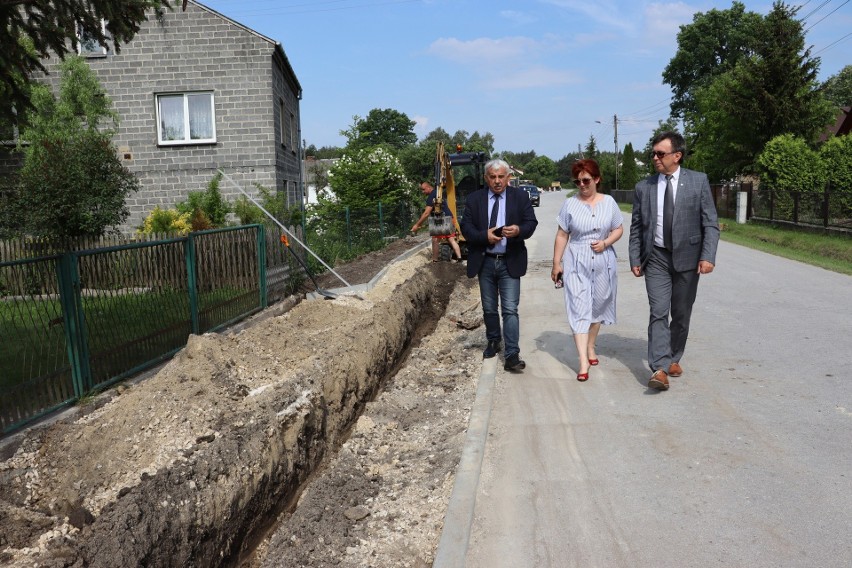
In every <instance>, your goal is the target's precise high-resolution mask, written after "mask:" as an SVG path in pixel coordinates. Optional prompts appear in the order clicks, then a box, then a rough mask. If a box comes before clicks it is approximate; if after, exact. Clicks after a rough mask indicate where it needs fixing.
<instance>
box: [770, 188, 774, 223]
mask: <svg viewBox="0 0 852 568" xmlns="http://www.w3.org/2000/svg"><path fill="white" fill-rule="evenodd" d="M769 220H770V221H774V220H775V188H774V187H773V188H772V189H770V190H769Z"/></svg>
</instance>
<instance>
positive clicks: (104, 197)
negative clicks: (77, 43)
mask: <svg viewBox="0 0 852 568" xmlns="http://www.w3.org/2000/svg"><path fill="white" fill-rule="evenodd" d="M61 73H62V75H61V79H60V89H59V92H60V95H59V98H58V99H56V98H54V96H53V93H51V91H50V89H49V88H48V87H47V86H45V85H39V84H33V85H32V102H33V109H32V110H31V111H29V113H28V117H27V118H28V119H27V121H26V123H27V125H28V126H26V127H25V128H24V130H23V131H22V133H21V138H22V139H23V140H26V141H27V142H28V144H27V145H26V146H24V147H22V149H23V151H24V165H23V167H22V169H21V174H20V184H21V185H20V192H19V193H18V195H17V197H16V198H15V200H14V206H15V207H16V208H17V210H18V211H20V212H21V213H22V219H24V222H23V223H22V225H21V227H20V228H21V229H22V230H23V231H25V232H27V233H30V234H35V235H44V236H49V237H69V236H81V235H101V234H104V233H105V232H107V230H109V229H110V228H111V227H113V226H115V225H118V224H120V223H122V222H124V221H125V220H126V219H127V216H128V215H129V211H128V209H127V207H126V205H125V200H126V198H127V196H128V195H129V194H130V193H132V192H134V191H137V190H138V188H139V182H138V180H137V179H136V177H135V176H134V175H133V174H132V173H131V172H130V171H129V170H127V168H125V167H124V166H123V165H122V163H121V161H120V160H119V158H118V155H117V149H116V148H115V145H114V144H113V143H112V141H111V133H110V131H109V130H108V129H104V130H101V128H99V127H100V125H101V122H102V121H104V120H105V119H110V120H111V121H112V123H113V124H117V116H116V115H115V113H114V112H113V111H112V102H111V101H110V99H109V97H107V96H106V94H105V93H104V92H103V90H102V89H101V87H100V85H99V84H98V82H97V79H96V78H95V76H94V74H93V73H92V71H91V69H89V67H88V66H87V65H86V63H85V61H84V60H83V59H82V58H80V57H76V56H75V57H71V58H68V59H66V60H65V61H64V62H63V64H62V65H61ZM23 213H25V214H23Z"/></svg>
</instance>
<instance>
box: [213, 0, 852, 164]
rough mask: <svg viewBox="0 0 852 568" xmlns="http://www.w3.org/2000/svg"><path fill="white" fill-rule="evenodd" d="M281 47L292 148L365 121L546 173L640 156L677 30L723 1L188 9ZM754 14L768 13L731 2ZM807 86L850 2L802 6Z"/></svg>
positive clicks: (834, 47) (831, 52) (223, 0)
mask: <svg viewBox="0 0 852 568" xmlns="http://www.w3.org/2000/svg"><path fill="white" fill-rule="evenodd" d="M201 3H202V4H204V5H206V6H208V7H209V8H212V9H213V10H216V11H217V12H219V13H221V14H223V15H225V16H227V17H229V18H231V19H233V20H235V21H237V22H239V23H240V24H243V25H244V26H247V27H249V28H251V29H253V30H255V31H257V32H259V33H261V34H263V35H265V36H267V37H269V38H271V39H274V40H276V41H278V42H279V43H281V45H282V47H283V48H284V52H285V53H286V55H287V57H288V59H289V60H290V63H291V65H292V66H293V69H294V70H295V72H296V76H297V77H298V79H299V82H300V83H301V85H302V90H303V97H302V101H301V103H300V113H301V119H302V138H303V139H304V140H305V143H306V144H307V145H310V144H313V145H315V146H316V147H318V148H320V147H322V146H344V145H345V143H346V139H345V138H344V137H342V136H341V135H340V131H341V130H345V129H347V128H349V127H350V126H351V125H352V124H353V117H354V116H359V117H362V118H363V117H365V116H366V115H367V114H368V113H369V112H370V110H372V109H375V108H379V109H393V110H397V111H399V112H402V113H405V114H406V115H407V116H408V117H409V118H410V119H412V120H414V121H416V123H417V124H416V126H415V129H414V131H415V133H416V134H417V135H418V137H419V138H421V139H422V138H423V137H424V136H425V135H426V134H428V133H429V132H431V131H432V130H434V129H435V128H438V127H440V128H443V129H444V130H446V131H447V132H448V133H450V134H453V133H455V132H456V131H458V130H464V131H467V132H468V133H469V134H472V133H473V132H479V133H480V134H485V133H486V132H490V133H491V134H492V135H493V136H494V149H495V151H507V150H508V151H512V152H527V151H530V150H534V151H535V152H536V154H538V155H545V156H548V157H550V158H552V159H553V160H559V159H560V158H562V157H563V156H565V155H566V154H568V153H571V152H576V151H577V150H578V148H579V147H580V146H583V147H584V146H585V145H586V144H587V143H588V141H589V139H590V137H591V136H594V138H595V140H596V142H597V145H598V148H600V149H602V150H613V151H614V150H615V147H616V144H615V142H616V140H615V134H616V127H617V136H618V139H617V142H618V148H619V151H621V150H622V149H623V148H624V146H625V145H626V144H627V143H632V144H633V147H634V149H636V150H637V151H640V150H641V149H642V148H644V146H645V144H646V143H647V141H648V139H649V138H650V136H651V133H652V132H653V129H654V128H655V127H656V126H657V125H658V124H659V121H660V120H665V119H666V118H667V117H668V115H669V103H670V99H671V90H670V88H669V87H668V86H667V85H665V84H663V82H662V72H663V70H664V69H665V67H666V65H667V64H668V62H669V61H670V60H671V58H672V57H673V56H674V54H675V52H676V50H677V33H678V31H679V27H680V26H681V25H684V24H689V23H690V22H692V20H693V16H694V15H695V14H696V13H698V12H702V13H703V12H707V11H709V10H712V9H714V8H715V9H718V10H726V9H728V8H730V7H731V4H732V3H731V1H728V2H718V1H700V0H695V1H688V2H643V1H637V0H516V1H513V2H510V1H505V0H201ZM743 3H744V4H745V6H746V9H747V10H749V11H754V12H757V13H760V14H766V13H767V12H768V11H769V10H770V9H771V8H772V2H771V1H754V2H752V1H748V0H746V1H744V2H743ZM788 5H791V6H801V9H800V10H799V13H798V17H799V19H802V20H804V27H805V29H806V33H805V42H806V45H809V46H812V55H815V56H818V57H819V58H820V59H821V61H822V62H821V65H820V73H819V80H820V81H824V80H826V79H827V78H829V77H830V76H832V75H835V74H837V73H838V72H839V71H840V70H841V69H842V68H843V67H844V66H845V65H850V64H852V2H850V0H804V1H802V2H799V3H796V2H788Z"/></svg>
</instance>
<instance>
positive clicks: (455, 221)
mask: <svg viewBox="0 0 852 568" xmlns="http://www.w3.org/2000/svg"><path fill="white" fill-rule="evenodd" d="M487 161H488V154H486V153H485V152H462V148H461V146H456V153H453V154H451V153H449V152H447V151H446V150H445V148H444V143H443V142H438V147H437V151H436V153H435V187H436V188H437V190H438V191H437V194H436V197H435V206H434V207H433V208H432V214H431V215H430V216H429V234H430V235H431V236H433V237H436V236H444V235H450V234H452V233H455V234H456V235H457V240H458V243H459V247H460V248H461V253H462V258H467V244H466V243H465V239H464V236H463V235H462V234H461V228H460V226H459V222H460V221H461V216H462V215H463V214H464V204H465V201H466V200H467V196H468V195H470V194H471V193H472V192H474V191H476V190H477V189H481V188H483V187H485V163H486V162H487ZM444 202H446V203H447V206H448V207H449V209H450V211H451V212H452V214H453V217H452V218H447V217H446V215H444V214H443V208H442V207H441V205H442V203H444ZM452 255H453V251H452V248H450V245H449V243H447V242H441V247H440V258H441V260H450V259H451V258H452Z"/></svg>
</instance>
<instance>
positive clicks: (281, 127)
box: [278, 99, 287, 147]
mask: <svg viewBox="0 0 852 568" xmlns="http://www.w3.org/2000/svg"><path fill="white" fill-rule="evenodd" d="M286 116H287V111H286V109H285V108H284V99H278V137H279V138H280V139H281V145H282V146H284V147H286V146H287V124H286V123H285V122H284V117H286Z"/></svg>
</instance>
